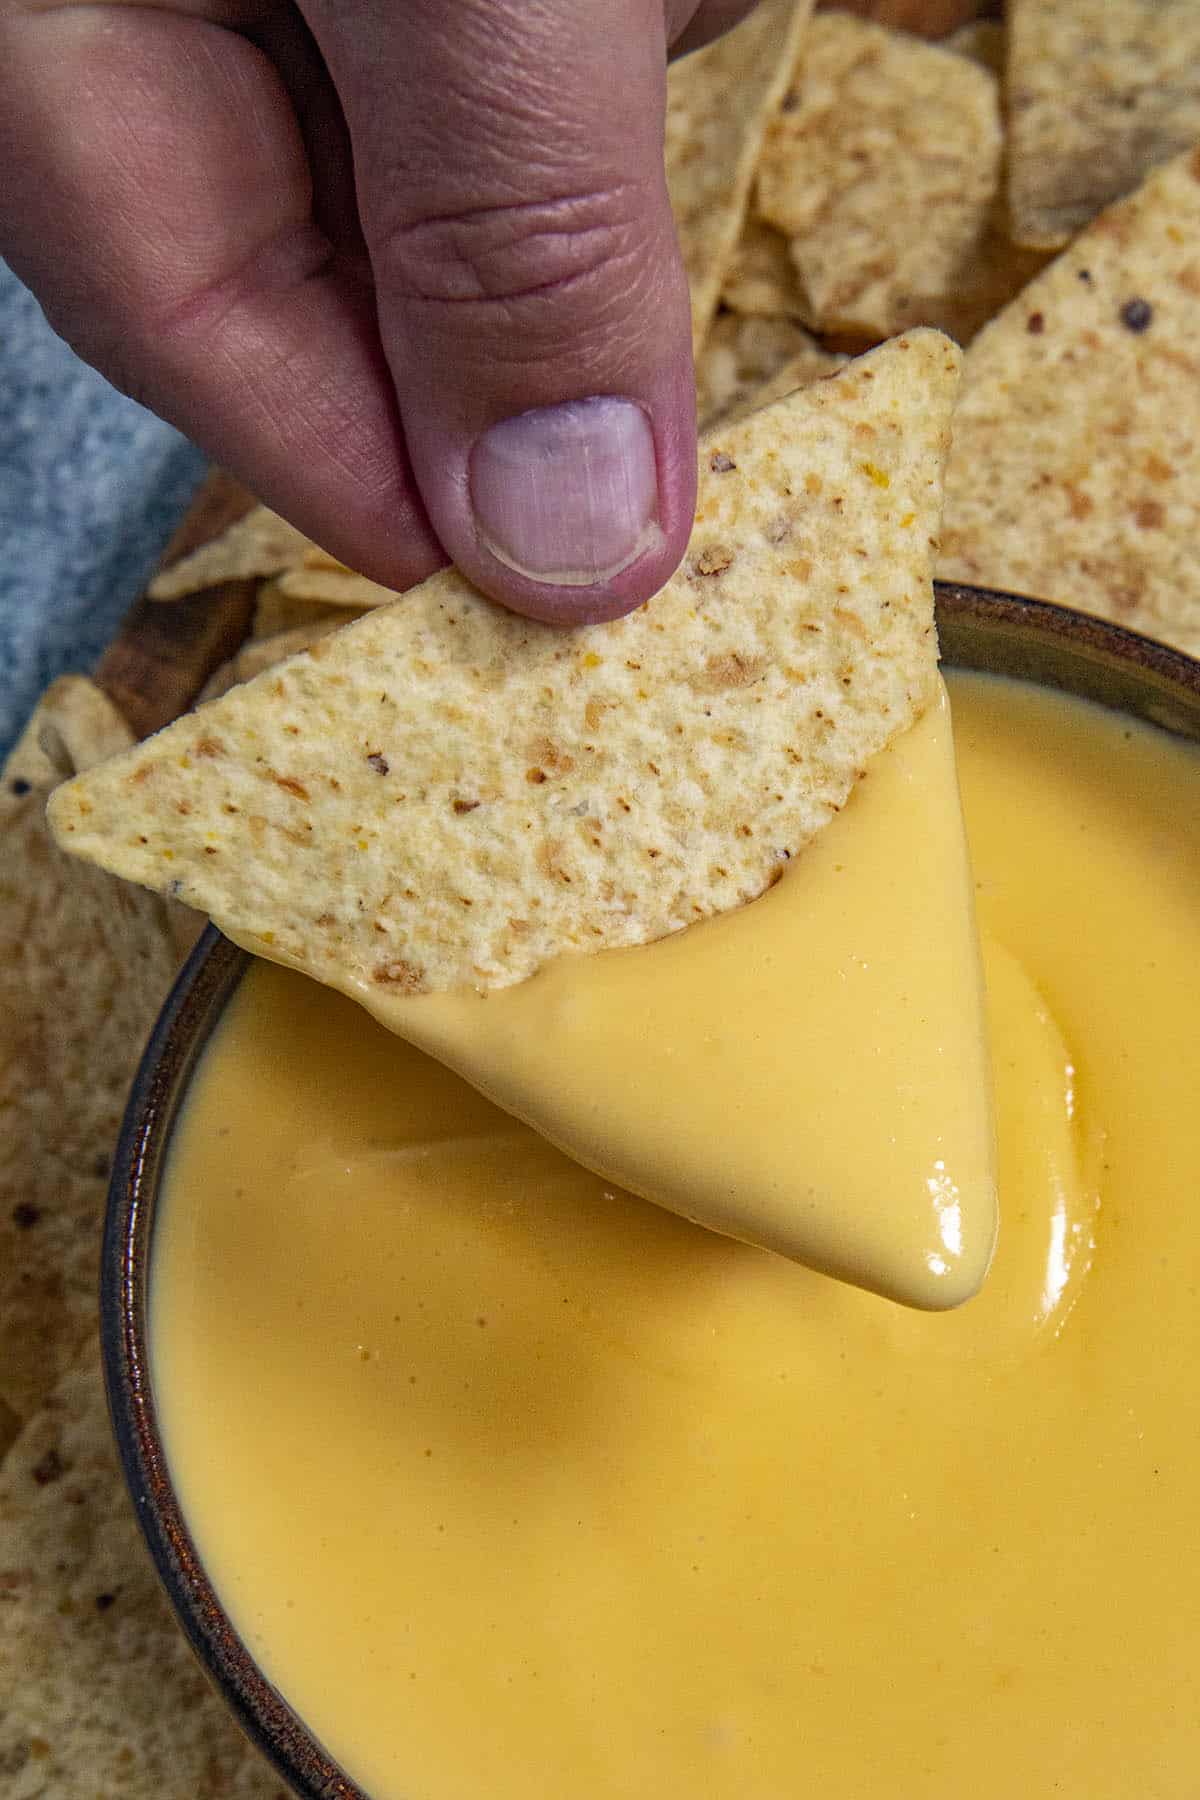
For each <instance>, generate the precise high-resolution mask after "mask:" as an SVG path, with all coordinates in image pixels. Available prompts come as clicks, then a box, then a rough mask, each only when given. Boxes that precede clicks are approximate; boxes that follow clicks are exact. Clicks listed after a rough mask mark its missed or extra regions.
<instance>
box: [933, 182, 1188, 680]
mask: <svg viewBox="0 0 1200 1800" xmlns="http://www.w3.org/2000/svg"><path fill="white" fill-rule="evenodd" d="M1198 443H1200V152H1189V153H1188V154H1187V155H1186V156H1183V157H1180V158H1178V159H1177V160H1176V161H1174V162H1172V163H1170V164H1168V165H1167V167H1166V168H1164V169H1161V170H1159V171H1157V172H1156V173H1155V174H1154V175H1152V176H1151V177H1150V179H1149V180H1148V181H1147V182H1146V184H1145V186H1144V187H1143V188H1141V189H1140V191H1139V192H1138V193H1137V194H1135V195H1133V196H1131V197H1130V198H1129V199H1128V200H1124V201H1121V202H1119V203H1118V204H1117V205H1116V206H1114V207H1112V208H1111V209H1110V210H1109V211H1108V212H1106V213H1103V214H1101V216H1100V217H1099V218H1098V219H1097V220H1096V221H1095V223H1094V224H1093V225H1092V226H1091V227H1090V228H1089V229H1088V230H1087V231H1085V232H1084V233H1083V235H1082V236H1081V237H1080V238H1079V239H1078V240H1077V241H1076V242H1075V243H1074V244H1073V245H1072V246H1071V248H1070V249H1069V250H1067V251H1065V252H1064V254H1063V255H1062V256H1060V257H1059V258H1058V260H1057V261H1056V262H1054V263H1052V264H1051V266H1050V267H1049V268H1048V269H1047V270H1046V271H1045V273H1044V274H1042V275H1041V276H1039V277H1038V279H1037V280H1036V281H1035V282H1033V283H1032V285H1031V286H1030V287H1029V288H1027V289H1026V290H1025V292H1024V293H1023V294H1022V295H1021V296H1020V297H1019V299H1017V300H1015V301H1014V302H1013V303H1012V305H1011V306H1009V307H1008V309H1007V310H1006V311H1005V312H1004V313H1002V314H1001V316H1000V317H999V318H998V319H997V320H996V321H995V322H994V323H993V324H991V325H989V326H988V327H987V328H986V330H984V331H983V332H981V333H980V335H979V337H978V338H977V339H976V341H975V343H974V344H973V345H972V347H971V350H970V352H969V354H968V356H967V359H966V376H965V380H964V384H963V394H962V400H961V402H960V405H959V408H958V413H957V415H956V418H955V424H954V448H953V454H952V456H951V461H950V468H949V472H948V475H947V487H946V517H945V526H944V529H943V534H942V552H941V556H940V558H939V562H938V573H939V574H940V575H942V576H943V577H945V578H946V579H948V580H954V581H967V582H982V583H985V584H989V585H992V586H995V587H1001V588H1011V589H1015V591H1016V592H1018V593H1022V594H1033V595H1036V596H1040V597H1041V598H1042V599H1046V600H1057V601H1060V602H1062V603H1063V604H1065V605H1069V606H1077V607H1081V608H1082V609H1083V611H1085V612H1092V613H1099V614H1101V615H1102V616H1103V617H1105V618H1109V619H1115V620H1116V621H1117V622H1118V624H1121V625H1128V626H1131V627H1133V628H1134V629H1136V630H1138V631H1144V632H1147V633H1148V634H1149V635H1150V636H1152V637H1158V638H1162V639H1164V640H1165V641H1166V642H1167V643H1171V644H1175V645H1176V646H1178V647H1179V648H1180V649H1183V650H1188V651H1191V652H1192V653H1193V654H1195V653H1197V652H1200V484H1198V483H1197V479H1196V468H1197V461H1196V459H1197V444H1198Z"/></svg>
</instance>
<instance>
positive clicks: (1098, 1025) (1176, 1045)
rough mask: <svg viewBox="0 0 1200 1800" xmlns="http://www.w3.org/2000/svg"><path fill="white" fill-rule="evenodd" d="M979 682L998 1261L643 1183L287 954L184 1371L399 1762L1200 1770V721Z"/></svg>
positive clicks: (201, 1535)
mask: <svg viewBox="0 0 1200 1800" xmlns="http://www.w3.org/2000/svg"><path fill="white" fill-rule="evenodd" d="M951 688H952V694H953V698H954V708H955V728H956V738H957V746H958V757H959V771H960V777H961V782H962V788H963V798H964V804H965V811H966V817H967V825H968V833H969V837H970V842H971V849H972V858H973V862H974V870H975V879H976V884H977V892H976V901H977V910H978V916H979V923H980V927H981V931H982V935H983V941H984V960H985V969H986V978H987V990H988V1014H989V1030H990V1038H991V1046H992V1059H993V1067H994V1077H995V1101H996V1120H997V1133H998V1144H999V1162H998V1182H999V1195H1000V1219H1001V1224H1000V1234H999V1240H998V1245H997V1250H996V1255H995V1260H994V1263H993V1266H992V1270H991V1273H990V1275H989V1277H988V1279H987V1281H986V1283H985V1284H984V1287H983V1289H982V1292H981V1293H980V1294H979V1296H978V1297H977V1298H975V1299H973V1300H970V1301H969V1302H968V1303H967V1304H966V1305H964V1306H961V1307H959V1308H957V1309H955V1310H952V1311H946V1312H918V1311H915V1310H912V1309H910V1308H907V1307H901V1306H897V1305H894V1304H892V1303H891V1302H890V1301H887V1300H885V1299H881V1298H879V1297H877V1296H876V1295H874V1294H871V1293H868V1292H865V1291H863V1290H861V1289H859V1288H855V1287H850V1286H847V1285H845V1284H844V1283H841V1282H833V1281H829V1280H827V1279H825V1278H824V1277H823V1276H821V1275H818V1274H815V1273H813V1272H811V1271H810V1270H808V1269H807V1268H804V1267H801V1266H799V1265H797V1264H796V1263H793V1262H789V1261H786V1260H784V1259H783V1258H781V1257H778V1256H775V1255H772V1254H770V1253H769V1252H767V1251H763V1250H756V1249H751V1248H749V1247H747V1246H745V1245H743V1244H741V1243H738V1242H734V1241H732V1240H731V1239H729V1238H722V1237H718V1236H716V1235H714V1234H713V1233H711V1232H706V1231H702V1230H700V1229H698V1228H697V1227H695V1226H693V1225H689V1224H688V1223H686V1222H685V1221H684V1220H683V1219H680V1218H678V1217H676V1216H674V1215H673V1214H671V1213H669V1212H666V1211H664V1210H662V1209H661V1208H658V1207H655V1206H651V1205H647V1204H646V1203H644V1202H642V1201H638V1200H635V1199H632V1198H630V1197H629V1196H627V1195H625V1194H623V1193H621V1192H620V1191H618V1190H616V1189H614V1188H613V1187H611V1186H609V1185H607V1184H606V1183H605V1182H604V1180H603V1179H601V1178H599V1177H596V1176H593V1175H590V1174H587V1173H585V1172H584V1171H583V1170H582V1169H581V1168H579V1167H578V1166H577V1165H575V1164H573V1163H570V1162H568V1161H567V1160H566V1158H564V1157H563V1156H562V1155H561V1154H560V1153H559V1152H557V1151H556V1150H554V1149H552V1148H551V1147H550V1146H549V1145H548V1144H547V1143H546V1142H545V1141H544V1140H542V1139H540V1138H538V1137H536V1136H535V1135H534V1134H533V1133H532V1132H531V1131H529V1130H528V1129H527V1128H526V1127H524V1126H522V1125H520V1124H517V1123H516V1122H514V1121H513V1120H512V1119H511V1118H510V1117H508V1116H507V1115H506V1114H504V1113H501V1112H498V1111H497V1110H495V1109H494V1108H493V1107H492V1106H491V1105H490V1104H489V1103H488V1102H487V1101H486V1100H484V1099H483V1098H482V1097H481V1096H480V1095H479V1094H478V1093H476V1092H475V1091H474V1090H473V1089H472V1088H470V1087H468V1086H467V1085H466V1084H465V1083H463V1082H462V1081H461V1080H460V1079H458V1078H457V1077H456V1076H454V1075H452V1074H450V1073H448V1072H447V1071H446V1070H444V1069H443V1068H441V1067H440V1066H439V1065H438V1064H436V1063H435V1062H433V1061H431V1060H429V1059H427V1058H425V1057H424V1056H422V1055H421V1054H420V1053H419V1052H418V1051H416V1050H415V1049H413V1048H411V1047H410V1046H408V1045H406V1044H404V1043H402V1042H400V1041H398V1040H396V1039H395V1038H392V1037H389V1036H388V1035H387V1034H386V1033H385V1032H383V1031H382V1030H380V1029H379V1028H378V1027H377V1026H375V1025H374V1024H373V1023H372V1022H371V1021H370V1020H368V1019H366V1018H365V1017H364V1015H363V1014H362V1012H361V1011H360V1010H359V1009H357V1008H355V1007H354V1006H352V1005H351V1004H350V1003H349V1002H347V1001H345V1000H343V999H340V998H338V997H336V996H334V995H332V994H330V993H329V992H328V991H326V990H323V989H320V988H318V987H316V986H314V985H312V984H311V983H309V982H307V981H305V980H304V979H303V978H301V977H299V976H296V975H293V974H290V973H287V972H285V971H282V970H280V969H277V968H272V967H269V966H266V965H259V966H256V967H255V968H253V969H252V970H251V972H250V973H249V974H248V976H247V977H246V978H245V979H244V981H243V982H242V984H241V987H240V989H239V991H238V994H237V996H236V998H235V1000H234V1002H233V1003H232V1005H231V1007H230V1009H229V1011H228V1013H227V1015H226V1018H225V1021H224V1022H223V1024H222V1026H221V1028H220V1030H219V1032H218V1033H217V1035H216V1037H215V1038H214V1040H213V1044H212V1046H211V1049H210V1051H209V1053H208V1054H207V1056H206V1059H205V1062H204V1064H203V1067H202V1069H201V1072H200V1075H199V1077H198V1079H197V1081H196V1083H195V1087H194V1092H193V1095H192V1097H191V1099H190V1101H189V1105H188V1107H187V1109H186V1111H185V1114H184V1116H183V1118H182V1120H181V1122H180V1124H179V1126H178V1128H177V1134H176V1140H175V1147H174V1151H173V1157H172V1163H171V1168H170V1173H169V1180H168V1182H167V1184H166V1192H165V1194H164V1197H163V1201H162V1210H161V1214H160V1218H159V1221H158V1224H157V1226H156V1240H155V1262H154V1269H153V1281H152V1288H151V1292H152V1318H151V1335H152V1351H153V1367H154V1380H155V1392H156V1397H157V1401H158V1407H159V1413H160V1418H161V1421H162V1425H163V1429H164V1433H165V1438H166V1445H167V1451H168V1456H169V1459H170V1463H171V1467H172V1471H173V1474H174V1477H175V1480H176V1483H177V1485H178V1489H179V1492H180V1495H181V1499H182V1502H183V1505H184V1508H185V1511H186V1513H187V1516H188V1519H189V1523H190V1525H191V1528H192V1531H193V1534H194V1536H195V1539H196V1542H197V1546H198V1548H199V1551H200V1554H201V1556H202V1558H203V1559H204V1561H205V1563H206V1566H207V1568H208V1570H209V1573H210V1575H211V1576H212V1579H213V1581H214V1583H215V1585H216V1587H217V1589H218V1591H219V1593H220V1594H221V1597H222V1599H223V1601H224V1602H225V1604H226V1606H227V1607H228V1609H229V1611H230V1613H231V1615H232V1618H233V1621H234V1623H235V1625H236V1627H237V1628H238V1630H239V1631H240V1632H241V1634H242V1636H243V1637H244V1639H245V1641H246V1642H247V1644H248V1645H249V1647H250V1648H251V1650H252V1652H253V1653H254V1654H255V1656H256V1657H257V1658H258V1659H259V1661H260V1663H261V1665H262V1667H263V1669H264V1670H265V1672H266V1673H267V1675H268V1676H269V1678H270V1679H271V1680H272V1681H274V1682H275V1683H276V1685H277V1686H278V1687H279V1688H280V1690H281V1691H282V1693H283V1694H284V1695H285V1697H286V1698H287V1699H288V1700H289V1701H290V1703H291V1704H292V1706H293V1707H294V1708H295V1709H296V1710H297V1712H298V1713H299V1714H300V1715H301V1716H302V1717H303V1718H304V1719H305V1720H306V1722H307V1723H308V1724H309V1725H310V1727H311V1728H312V1729H313V1730H314V1731H315V1732H316V1734H317V1735H318V1736H319V1737H320V1738H321V1739H322V1741H323V1742H324V1744H325V1745H326V1747H327V1748H328V1749H329V1751H330V1752H331V1753H332V1754H333V1755H334V1756H335V1757H336V1758H337V1759H338V1760H339V1761H340V1762H341V1763H342V1764H343V1766H344V1767H345V1768H346V1770H347V1771H348V1772H349V1773H350V1774H351V1775H352V1776H354V1778H355V1779H356V1780H358V1781H359V1782H361V1783H362V1784H363V1785H364V1786H365V1787H366V1788H367V1790H368V1791H369V1792H370V1793H371V1794H372V1795H373V1796H376V1797H377V1800H400V1797H401V1796H403V1797H404V1800H479V1797H480V1796H482V1795H485V1794H486V1795H488V1796H489V1797H492V1800H509V1797H511V1800H528V1797H529V1796H530V1795H533V1794H561V1795H563V1796H570V1800H618V1797H619V1800H658V1797H659V1796H683V1795H703V1796H705V1800H794V1797H795V1796H796V1795H797V1794H799V1793H813V1794H820V1795H821V1796H822V1797H823V1800H826V1797H832V1800H863V1797H864V1796H868V1795H874V1794H877V1793H878V1794H895V1795H900V1796H903V1797H904V1800H952V1797H953V1800H961V1796H962V1795H963V1794H964V1793H970V1794H972V1795H973V1796H977V1797H978V1800H1012V1796H1013V1794H1014V1793H1016V1792H1018V1791H1021V1792H1029V1793H1034V1794H1039V1795H1043V1794H1044V1795H1047V1796H1049V1795H1052V1794H1053V1795H1056V1796H1066V1797H1067V1800H1129V1796H1130V1795H1131V1794H1134V1793H1136V1794H1151V1793H1152V1794H1154V1795H1156V1796H1167V1797H1170V1800H1183V1797H1184V1796H1188V1797H1190V1796H1191V1795H1192V1794H1194V1791H1195V1772H1196V1769H1197V1767H1200V1704H1198V1696H1197V1677H1196V1673H1195V1671H1196V1666H1197V1649H1198V1646H1197V1638H1196V1621H1197V1619H1198V1618H1200V1563H1198V1562H1197V1559H1196V1557H1195V1554H1194V1548H1195V1530H1196V1519H1197V1517H1198V1516H1200V1399H1198V1397H1197V1385H1196V1368H1197V1365H1198V1361H1200V1295H1198V1293H1197V1283H1198V1277H1197V1268H1198V1266H1200V1213H1198V1211H1197V1208H1196V1206H1195V1204H1194V1200H1195V1184H1196V1171H1197V1168H1198V1167H1200V1105H1198V1104H1197V1093H1198V1091H1200V1066H1198V1065H1200V1057H1198V1054H1197V1048H1196V1042H1197V1037H1196V1021H1197V1019H1198V1018H1200V906H1198V905H1197V897H1198V895H1200V756H1198V755H1197V754H1196V753H1195V752H1193V751H1191V750H1188V749H1186V748H1184V747H1182V746H1180V745H1177V744H1175V743H1173V742H1172V741H1171V740H1169V739H1167V738H1166V737H1164V736H1161V735H1159V734H1155V733H1152V732H1150V731H1148V730H1144V729H1142V728H1140V727H1135V726H1132V725H1130V724H1129V723H1128V722H1126V721H1125V720H1123V719H1122V718H1121V717H1119V716H1118V715H1113V714H1107V713H1104V712H1102V711H1100V710H1099V709H1096V708H1091V707H1087V706H1085V705H1083V704H1082V703H1079V702H1075V701H1069V700H1065V699H1062V698H1059V697H1055V696H1050V695H1047V694H1045V693H1042V692H1039V691H1037V690H1035V689H1032V688H1025V687H1022V686H1020V685H1019V684H1015V683H1005V682H999V681H994V680H990V679H988V678H984V677H966V676H956V677H954V678H953V679H952V682H951ZM844 817H845V818H847V819H848V818H849V817H850V811H849V809H848V811H847V814H846V815H844ZM841 823H842V821H839V822H838V827H834V828H832V829H838V828H840V825H841ZM760 904H761V903H760ZM634 954H640V953H634ZM639 1076H640V1070H639V1069H638V1068H637V1067H633V1068H631V1069H630V1071H629V1077H630V1080H631V1081H636V1080H638V1079H639ZM708 1098H709V1102H710V1104H711V1106H712V1107H713V1109H714V1110H716V1111H719V1110H720V1109H721V1107H722V1105H723V1104H724V1100H723V1096H722V1095H721V1093H719V1092H713V1093H712V1094H711V1095H710V1096H709V1097H708ZM860 1128H861V1129H862V1130H863V1131H866V1130H868V1129H869V1121H868V1120H866V1119H865V1118H864V1119H862V1120H861V1121H860Z"/></svg>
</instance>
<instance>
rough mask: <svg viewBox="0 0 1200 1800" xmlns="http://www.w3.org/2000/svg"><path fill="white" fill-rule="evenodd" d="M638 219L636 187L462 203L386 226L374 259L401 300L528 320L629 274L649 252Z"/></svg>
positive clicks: (582, 301) (594, 295)
mask: <svg viewBox="0 0 1200 1800" xmlns="http://www.w3.org/2000/svg"><path fill="white" fill-rule="evenodd" d="M641 213H642V204H641V197H640V195H639V194H638V193H637V192H636V190H635V189H634V188H633V187H632V185H630V186H617V187H610V188H604V189H598V190H589V191H586V192H579V193H557V194H553V195H550V196H548V197H544V198H540V199H534V200H520V201H517V202H507V201H501V202H499V203H496V204H491V205H484V206H470V207H463V208H458V209H455V210H452V211H448V212H442V213H438V214H434V215H427V216H423V217H420V218H416V219H412V218H402V219H399V220H397V221H394V222H392V224H391V225H390V226H389V227H388V228H387V229H386V230H385V231H384V233H383V234H382V238H381V240H380V241H379V242H377V244H376V245H375V247H374V261H375V265H376V271H377V275H379V274H382V277H383V279H384V281H385V282H386V284H387V285H388V287H389V288H390V290H391V292H392V293H393V294H395V295H396V297H397V298H399V299H400V300H401V301H403V302H408V303H411V304H414V305H417V306H422V305H432V306H437V307H445V306H457V307H462V308H464V309H467V310H468V311H469V310H471V309H474V310H475V311H476V312H477V313H478V314H479V315H481V316H483V315H494V314H497V313H504V314H511V315H519V316H521V317H522V318H523V319H524V320H525V321H526V322H528V321H530V320H531V319H532V318H533V317H535V316H536V314H537V312H538V310H539V309H540V308H542V307H544V306H545V304H546V303H547V302H548V301H555V302H557V301H560V300H562V299H563V298H565V297H568V296H569V297H572V298H573V299H574V300H575V302H576V303H577V304H579V305H580V306H582V307H584V308H586V307H587V305H588V303H589V300H593V301H595V300H599V299H600V298H601V297H602V295H603V293H604V291H605V290H606V289H607V287H608V286H609V284H610V283H611V281H612V279H613V277H614V275H616V274H618V273H619V272H621V271H624V272H625V273H626V274H631V273H632V271H633V270H634V269H636V267H637V265H638V263H639V262H640V261H641V260H642V259H644V257H645V255H646V229H645V226H644V224H643V222H642V218H641Z"/></svg>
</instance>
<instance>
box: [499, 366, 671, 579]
mask: <svg viewBox="0 0 1200 1800" xmlns="http://www.w3.org/2000/svg"><path fill="white" fill-rule="evenodd" d="M471 504H472V506H473V508H474V512H475V525H476V530H477V531H478V533H479V536H480V539H481V540H482V542H483V544H484V545H485V546H486V548H487V549H488V550H490V551H491V553H492V555H493V556H495V557H498V558H499V560H500V561H501V562H502V563H505V564H507V566H508V567H509V568H510V569H515V570H517V572H518V573H519V574H521V575H528V576H530V577H531V578H532V579H533V580H534V581H545V582H550V583H554V584H555V585H557V586H561V587H589V586H591V585H592V584H593V583H595V582H598V581H604V580H606V579H607V578H609V577H610V576H613V575H616V574H618V573H619V572H620V570H622V569H625V568H628V566H629V564H630V563H631V562H634V561H635V560H636V559H637V558H638V557H639V556H641V555H642V554H643V553H644V552H645V551H646V550H649V549H651V548H653V546H654V545H655V544H657V543H660V542H661V541H662V533H661V531H660V530H659V525H658V473H657V469H656V466H655V458H654V433H653V432H652V430H651V428H650V421H649V419H648V418H647V416H646V414H645V412H644V411H643V410H642V408H641V407H640V406H638V405H637V404H636V403H635V402H634V401H632V400H618V399H615V398H613V397H611V396H609V395H597V396H596V397H595V398H593V399H590V400H570V401H568V402H567V403H566V404H565V405H563V406H542V407H538V408H537V409H536V410H535V411H533V412H526V413H519V414H518V415H517V417H516V418H513V419H503V420H501V422H500V424H499V425H493V426H492V427H491V429H490V430H489V431H485V432H484V434H483V436H482V437H481V438H480V439H479V441H478V442H477V443H476V445H475V448H474V451H473V452H472V454H471Z"/></svg>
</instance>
